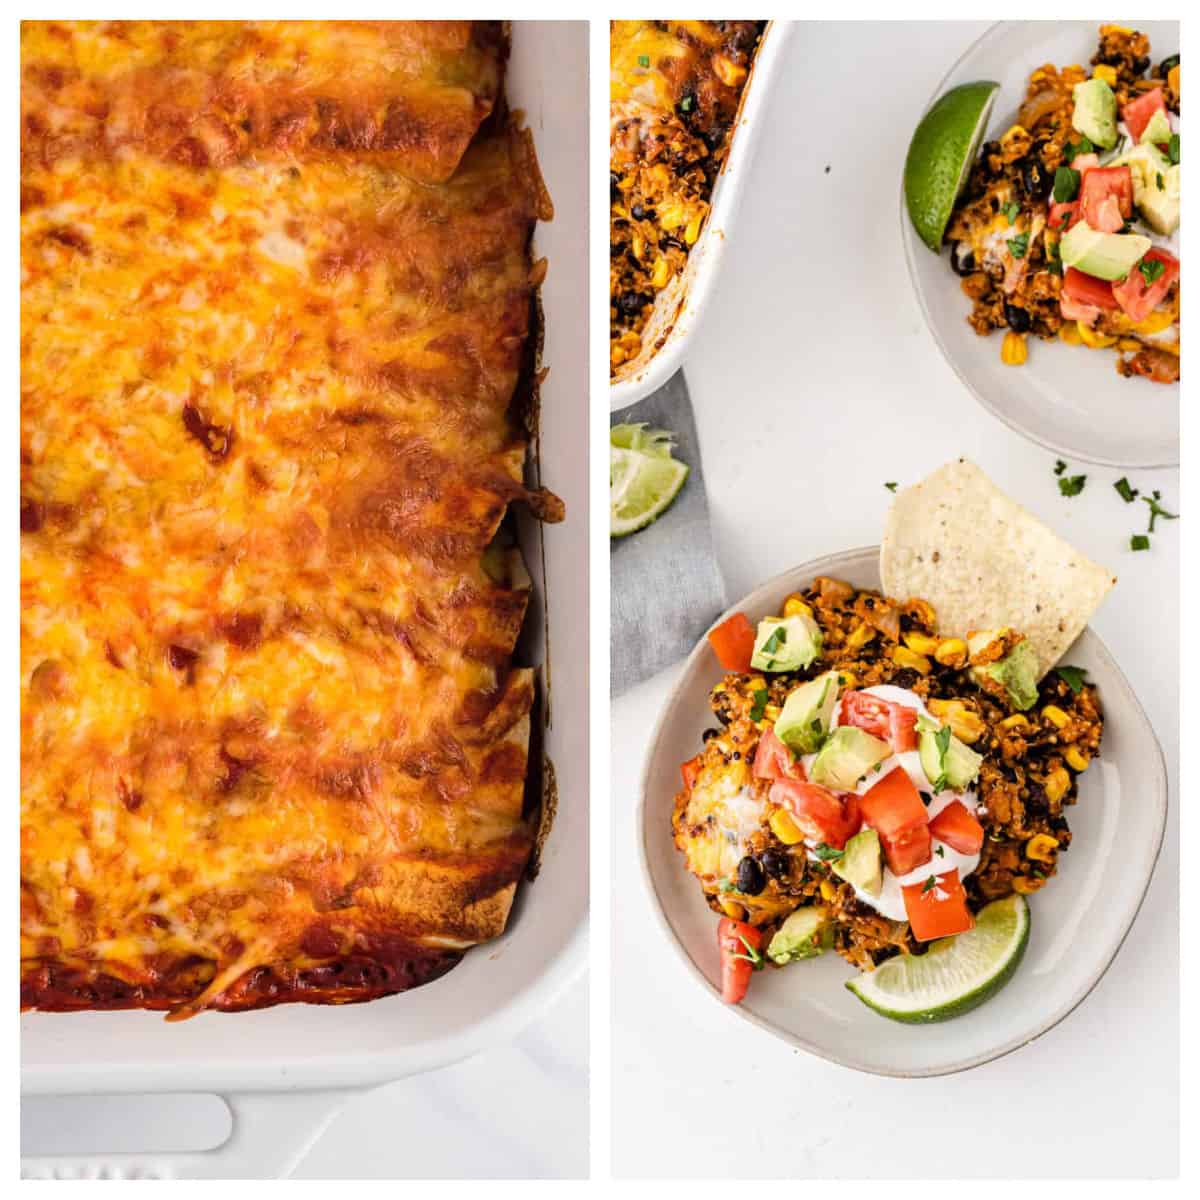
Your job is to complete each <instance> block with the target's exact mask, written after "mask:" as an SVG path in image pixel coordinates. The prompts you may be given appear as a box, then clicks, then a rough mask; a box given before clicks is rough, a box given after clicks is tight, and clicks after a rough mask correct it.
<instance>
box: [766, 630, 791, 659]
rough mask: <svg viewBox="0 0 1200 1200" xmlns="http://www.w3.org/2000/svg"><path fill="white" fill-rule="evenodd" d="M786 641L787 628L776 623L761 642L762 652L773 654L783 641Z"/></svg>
mask: <svg viewBox="0 0 1200 1200" xmlns="http://www.w3.org/2000/svg"><path fill="white" fill-rule="evenodd" d="M786 641H787V630H786V629H785V628H784V627H783V626H782V625H776V626H775V629H774V631H773V632H772V633H771V636H770V637H768V638H767V640H766V641H765V642H763V646H762V652H763V653H764V654H774V653H775V651H776V650H778V649H779V647H780V646H782V645H783V643H784V642H786Z"/></svg>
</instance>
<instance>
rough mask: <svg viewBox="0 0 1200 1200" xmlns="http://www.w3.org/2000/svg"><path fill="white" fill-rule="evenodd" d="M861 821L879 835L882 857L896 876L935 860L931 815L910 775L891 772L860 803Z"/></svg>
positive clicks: (896, 771) (896, 770)
mask: <svg viewBox="0 0 1200 1200" xmlns="http://www.w3.org/2000/svg"><path fill="white" fill-rule="evenodd" d="M859 808H860V810H861V812H862V819H863V821H865V822H866V824H868V825H869V826H870V827H871V828H872V829H874V830H875V832H876V833H878V834H879V841H880V844H881V845H882V846H883V856H884V858H886V859H887V865H888V867H889V869H890V870H891V871H892V873H893V874H895V875H907V874H908V873H909V871H914V870H916V868H917V867H919V866H921V865H922V864H923V863H927V862H928V861H929V860H930V858H932V857H933V838H932V837H931V835H930V833H929V815H928V814H927V813H926V811H925V805H924V804H923V803H922V802H921V793H920V792H918V791H917V788H916V785H915V784H914V783H913V781H912V780H911V779H909V777H908V774H907V772H905V771H904V770H903V769H902V768H900V767H896V768H895V769H894V770H891V771H889V772H888V773H887V774H886V775H885V776H884V777H883V778H882V779H881V780H880V781H879V782H878V783H877V784H875V786H874V787H872V788H870V789H869V790H868V792H867V793H866V795H865V796H863V797H861V799H860V800H859Z"/></svg>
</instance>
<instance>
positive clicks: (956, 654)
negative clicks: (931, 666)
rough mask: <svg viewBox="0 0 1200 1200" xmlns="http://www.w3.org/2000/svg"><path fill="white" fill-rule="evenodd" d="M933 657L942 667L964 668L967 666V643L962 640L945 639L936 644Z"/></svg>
mask: <svg viewBox="0 0 1200 1200" xmlns="http://www.w3.org/2000/svg"><path fill="white" fill-rule="evenodd" d="M933 657H934V658H936V659H937V660H938V662H940V663H941V664H942V666H943V667H965V666H966V665H967V643H966V642H964V641H963V640H962V638H947V639H946V640H945V641H944V642H940V643H939V644H938V648H937V649H936V650H935V651H934V652H933Z"/></svg>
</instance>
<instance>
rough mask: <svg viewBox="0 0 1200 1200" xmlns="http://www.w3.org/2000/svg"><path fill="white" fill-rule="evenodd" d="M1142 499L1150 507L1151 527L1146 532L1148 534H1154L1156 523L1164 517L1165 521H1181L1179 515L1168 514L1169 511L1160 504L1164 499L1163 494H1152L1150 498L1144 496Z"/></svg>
mask: <svg viewBox="0 0 1200 1200" xmlns="http://www.w3.org/2000/svg"><path fill="white" fill-rule="evenodd" d="M1142 499H1143V500H1144V501H1145V502H1146V503H1147V504H1148V505H1150V526H1149V528H1148V529H1147V530H1146V532H1147V533H1153V532H1154V522H1155V521H1156V520H1158V518H1159V517H1162V518H1163V520H1164V521H1178V520H1179V514H1178V513H1172V512H1167V510H1166V509H1165V508H1163V507H1162V505H1160V504H1159V500H1160V499H1162V493H1161V492H1152V493H1151V494H1150V495H1149V496H1143V497H1142Z"/></svg>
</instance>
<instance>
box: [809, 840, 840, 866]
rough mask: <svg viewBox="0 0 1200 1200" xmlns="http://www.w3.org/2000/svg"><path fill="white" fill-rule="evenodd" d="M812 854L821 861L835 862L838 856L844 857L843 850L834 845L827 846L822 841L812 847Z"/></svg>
mask: <svg viewBox="0 0 1200 1200" xmlns="http://www.w3.org/2000/svg"><path fill="white" fill-rule="evenodd" d="M813 854H814V856H815V857H817V858H819V859H820V860H821V862H837V860H838V859H839V858H844V857H845V855H846V852H845V850H838V849H837V848H836V847H834V846H827V845H825V843H824V842H819V843H818V844H817V845H816V846H814V847H813Z"/></svg>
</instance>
